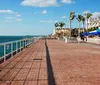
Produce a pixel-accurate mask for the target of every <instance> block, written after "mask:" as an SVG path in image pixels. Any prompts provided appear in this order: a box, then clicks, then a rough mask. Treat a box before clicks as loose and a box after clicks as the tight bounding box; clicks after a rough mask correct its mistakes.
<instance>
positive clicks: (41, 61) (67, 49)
mask: <svg viewBox="0 0 100 85" xmlns="http://www.w3.org/2000/svg"><path fill="white" fill-rule="evenodd" d="M0 85H100V46H98V45H93V44H86V43H83V44H82V43H81V44H76V43H68V44H65V43H64V42H63V41H58V40H39V41H37V42H36V43H34V44H32V45H31V46H29V47H27V48H26V49H24V50H23V51H22V52H20V53H18V54H17V55H15V56H14V57H13V58H11V59H9V60H7V61H6V62H4V63H2V64H0Z"/></svg>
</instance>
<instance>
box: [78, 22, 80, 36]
mask: <svg viewBox="0 0 100 85" xmlns="http://www.w3.org/2000/svg"><path fill="white" fill-rule="evenodd" d="M78 26H79V33H78V36H79V37H80V22H79V23H78Z"/></svg>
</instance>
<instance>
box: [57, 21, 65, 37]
mask: <svg viewBox="0 0 100 85" xmlns="http://www.w3.org/2000/svg"><path fill="white" fill-rule="evenodd" d="M65 25H66V24H65V23H64V22H59V26H60V29H62V28H63V27H64V26H65ZM63 36H64V31H63Z"/></svg>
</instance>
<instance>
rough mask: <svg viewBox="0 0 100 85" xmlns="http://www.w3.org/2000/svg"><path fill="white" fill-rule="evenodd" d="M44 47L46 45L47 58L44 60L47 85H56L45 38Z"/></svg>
mask: <svg viewBox="0 0 100 85" xmlns="http://www.w3.org/2000/svg"><path fill="white" fill-rule="evenodd" d="M45 47H46V58H47V59H46V61H47V73H48V85H56V83H55V78H54V75H53V69H52V65H51V60H50V54H49V49H48V45H47V41H46V40H45Z"/></svg>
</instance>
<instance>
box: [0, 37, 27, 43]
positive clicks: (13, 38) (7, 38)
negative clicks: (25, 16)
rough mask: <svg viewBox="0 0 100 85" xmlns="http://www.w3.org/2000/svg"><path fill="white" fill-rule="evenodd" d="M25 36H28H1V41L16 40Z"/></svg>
mask: <svg viewBox="0 0 100 85" xmlns="http://www.w3.org/2000/svg"><path fill="white" fill-rule="evenodd" d="M23 38H26V36H0V43H4V42H9V41H16V40H20V39H23Z"/></svg>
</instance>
